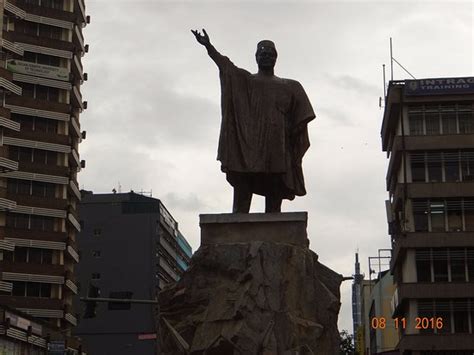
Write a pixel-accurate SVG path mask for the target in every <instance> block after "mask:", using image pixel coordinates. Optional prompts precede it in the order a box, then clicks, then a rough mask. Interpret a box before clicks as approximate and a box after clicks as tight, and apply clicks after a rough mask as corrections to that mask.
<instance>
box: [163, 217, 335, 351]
mask: <svg viewBox="0 0 474 355" xmlns="http://www.w3.org/2000/svg"><path fill="white" fill-rule="evenodd" d="M200 218H201V219H200V225H201V247H200V248H199V250H198V251H197V252H196V253H195V254H194V256H193V258H192V261H191V266H190V268H189V269H188V271H187V272H186V273H185V274H184V275H183V277H182V278H181V280H180V281H179V282H178V283H176V284H173V285H170V286H169V287H167V288H165V290H163V291H162V292H161V293H160V308H161V322H160V324H161V327H162V340H163V343H162V344H163V349H162V350H163V353H164V354H181V353H183V354H184V353H189V354H222V355H225V354H321V355H332V354H338V348H339V332H338V330H337V315H338V312H339V307H340V302H339V298H340V293H339V286H340V283H341V281H342V276H341V275H339V274H337V273H335V272H334V271H332V270H330V269H328V268H327V267H325V266H324V265H322V264H321V263H319V262H318V256H317V255H316V254H315V253H314V252H312V251H311V250H309V248H308V239H307V234H306V224H307V214H306V213H305V212H298V213H272V214H264V213H259V214H220V215H201V216H200Z"/></svg>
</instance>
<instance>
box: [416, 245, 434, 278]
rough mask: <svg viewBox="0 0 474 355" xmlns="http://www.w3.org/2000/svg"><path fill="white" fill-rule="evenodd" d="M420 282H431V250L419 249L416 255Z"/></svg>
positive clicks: (417, 273)
mask: <svg viewBox="0 0 474 355" xmlns="http://www.w3.org/2000/svg"><path fill="white" fill-rule="evenodd" d="M415 260H416V275H417V281H418V282H431V250H430V249H417V250H416V254H415Z"/></svg>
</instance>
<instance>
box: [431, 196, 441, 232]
mask: <svg viewBox="0 0 474 355" xmlns="http://www.w3.org/2000/svg"><path fill="white" fill-rule="evenodd" d="M444 212H445V207H444V201H431V203H430V217H431V231H432V232H444V231H445V213H444Z"/></svg>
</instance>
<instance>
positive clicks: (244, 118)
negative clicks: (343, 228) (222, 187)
mask: <svg viewBox="0 0 474 355" xmlns="http://www.w3.org/2000/svg"><path fill="white" fill-rule="evenodd" d="M202 31H203V34H202V35H201V33H200V32H199V31H197V30H195V31H191V32H192V33H193V34H194V36H195V37H196V40H197V41H198V42H199V43H200V44H202V45H203V46H205V47H206V49H207V52H208V54H209V56H210V57H211V58H212V60H213V61H214V62H215V63H216V64H217V66H218V67H219V72H220V81H221V94H222V98H221V105H222V123H221V132H220V137H219V148H218V154H217V159H218V160H220V162H221V164H222V166H221V169H222V171H223V172H224V173H226V176H227V181H229V183H230V184H231V185H232V186H233V188H234V203H233V212H234V213H248V212H249V210H250V203H251V200H252V194H253V193H256V194H258V195H263V196H265V212H280V211H281V202H282V200H283V199H289V200H293V199H294V198H295V195H296V196H303V195H305V194H306V190H305V186H304V179H303V170H302V167H301V163H302V159H303V155H304V154H305V152H306V150H307V149H308V148H309V138H308V129H307V124H308V122H309V121H311V120H312V119H314V118H315V115H314V111H313V108H312V107H311V103H310V102H309V99H308V97H307V95H306V93H305V91H304V89H303V87H302V86H301V84H300V83H299V82H297V81H295V80H290V79H283V78H279V77H277V76H275V75H274V73H273V68H274V66H275V62H276V59H277V51H276V48H275V44H274V43H273V42H272V41H268V40H264V41H260V42H259V43H258V45H257V52H256V54H255V58H256V60H257V64H258V73H257V74H251V73H249V72H248V71H246V70H244V69H240V68H238V67H236V66H235V65H234V64H233V63H232V62H231V61H230V60H229V58H227V57H225V56H223V55H221V54H220V53H219V52H218V51H217V50H216V49H215V48H214V46H213V45H212V44H211V42H210V40H209V36H208V34H207V33H206V31H205V30H204V29H203V30H202Z"/></svg>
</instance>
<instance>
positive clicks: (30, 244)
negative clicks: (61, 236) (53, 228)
mask: <svg viewBox="0 0 474 355" xmlns="http://www.w3.org/2000/svg"><path fill="white" fill-rule="evenodd" d="M5 240H6V241H8V242H9V243H12V244H13V245H14V246H18V247H27V248H39V249H51V250H65V249H66V243H64V242H52V241H49V240H34V239H21V238H5Z"/></svg>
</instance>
